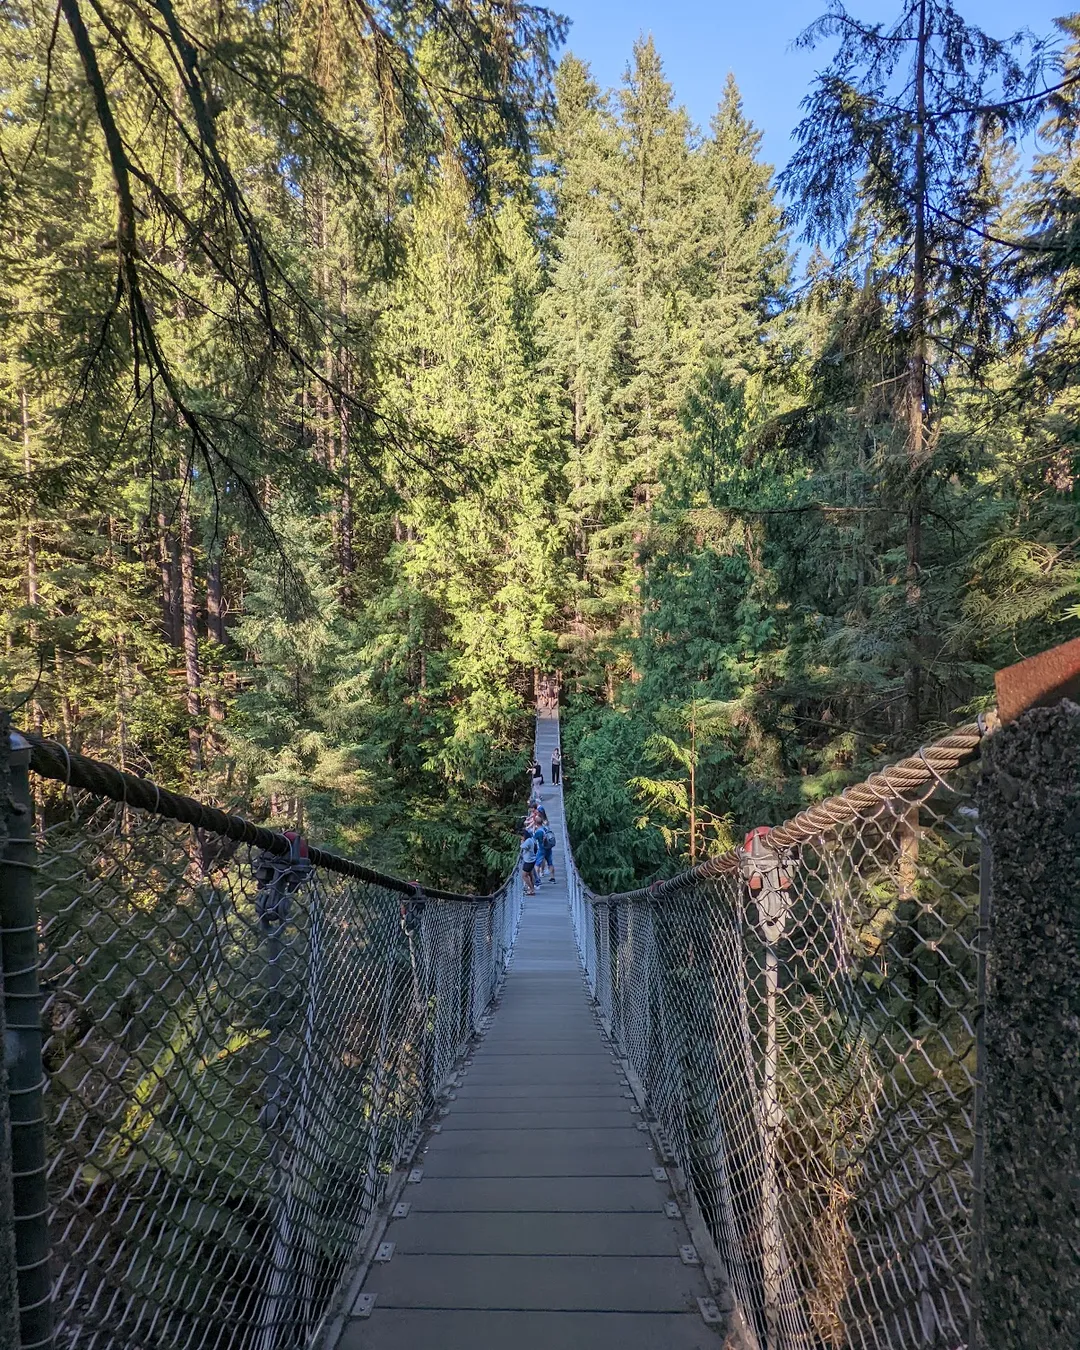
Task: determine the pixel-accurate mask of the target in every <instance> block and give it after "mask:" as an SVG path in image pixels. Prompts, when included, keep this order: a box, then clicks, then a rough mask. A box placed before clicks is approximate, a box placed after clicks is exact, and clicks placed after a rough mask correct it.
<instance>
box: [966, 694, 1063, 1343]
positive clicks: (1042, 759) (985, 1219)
mask: <svg viewBox="0 0 1080 1350" xmlns="http://www.w3.org/2000/svg"><path fill="white" fill-rule="evenodd" d="M980 818H981V822H982V825H983V828H984V829H985V831H986V834H987V838H988V840H989V843H990V847H991V853H992V859H993V872H992V876H993V911H992V920H991V941H990V959H989V965H988V977H989V1000H988V1006H987V1014H986V1093H985V1113H984V1121H985V1147H986V1161H985V1199H984V1202H983V1214H982V1222H981V1229H982V1232H981V1242H980V1246H981V1248H982V1252H981V1258H980V1259H979V1260H978V1265H979V1267H980V1273H979V1277H978V1302H979V1307H980V1316H979V1322H980V1325H981V1333H982V1335H981V1340H982V1344H983V1345H984V1346H985V1347H987V1350H1077V1348H1078V1347H1080V707H1078V706H1077V705H1076V704H1075V703H1071V702H1069V701H1068V700H1063V701H1062V702H1061V703H1059V704H1058V705H1057V706H1056V707H1052V708H1033V709H1030V710H1029V711H1028V712H1026V713H1024V714H1023V715H1022V716H1021V717H1020V718H1019V719H1018V720H1017V721H1015V722H1013V723H1011V724H1010V725H1008V726H1006V727H1003V728H1002V729H1001V731H999V732H998V733H997V734H996V735H995V736H993V737H992V738H991V739H990V741H989V743H988V745H987V746H986V749H985V752H984V759H983V772H982V781H981V785H980Z"/></svg>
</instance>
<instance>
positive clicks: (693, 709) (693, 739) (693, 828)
mask: <svg viewBox="0 0 1080 1350" xmlns="http://www.w3.org/2000/svg"><path fill="white" fill-rule="evenodd" d="M696 861H697V702H696V700H695V701H694V702H693V703H692V704H691V705H690V866H691V867H693V865H694V863H695V862H696Z"/></svg>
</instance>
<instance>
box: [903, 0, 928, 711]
mask: <svg viewBox="0 0 1080 1350" xmlns="http://www.w3.org/2000/svg"><path fill="white" fill-rule="evenodd" d="M929 41H930V32H929V28H928V26H927V14H926V0H919V32H918V39H917V47H916V54H915V239H914V247H913V252H912V298H911V355H910V360H909V376H908V396H907V404H908V408H907V413H908V416H907V422H908V473H909V480H910V481H909V488H908V513H907V539H906V541H905V555H906V571H905V584H904V601H905V604H906V606H907V609H908V621H907V624H906V628H907V631H908V632H909V633H910V635H911V643H910V649H909V652H908V666H907V670H906V672H905V676H904V725H905V730H907V731H911V732H913V731H916V730H917V729H918V726H919V722H920V720H921V717H922V701H921V694H922V663H923V632H922V628H923V622H922V620H923V615H922V610H923V605H922V518H923V477H924V473H925V466H926V457H927V434H926V433H927V427H926V418H927V393H928V390H927V379H926V377H927V360H926V326H927V325H926V289H927V286H926V264H927V247H926V209H927V201H926V191H927V178H926V51H927V47H928V45H929Z"/></svg>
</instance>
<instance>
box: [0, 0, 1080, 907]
mask: <svg viewBox="0 0 1080 1350" xmlns="http://www.w3.org/2000/svg"><path fill="white" fill-rule="evenodd" d="M895 2H896V6H897V8H896V12H895V14H894V15H893V17H892V18H891V19H889V20H888V21H887V22H885V23H876V22H875V23H870V22H866V21H864V19H863V18H862V17H861V16H860V14H859V12H858V8H859V7H858V5H857V4H856V3H855V0H852V8H851V9H850V10H848V9H846V8H845V7H844V6H843V5H842V4H841V3H840V0H831V7H829V8H827V9H826V10H825V13H824V14H823V16H822V17H821V18H820V19H819V20H818V21H817V22H816V23H815V24H814V25H813V26H812V27H811V28H810V29H808V30H807V31H806V32H804V33H803V34H802V35H797V34H794V33H793V34H790V35H788V36H790V37H791V38H793V39H795V40H796V41H797V42H799V43H800V44H803V45H806V46H812V47H813V48H814V49H815V51H816V53H817V56H818V70H819V74H818V75H817V77H816V78H815V79H814V80H813V82H812V83H811V84H810V86H809V87H808V88H807V89H806V90H805V98H804V101H803V104H802V109H803V111H802V120H801V121H800V122H799V123H798V125H797V126H795V127H794V128H793V129H792V132H793V150H792V153H791V157H790V159H789V160H788V162H787V164H786V167H784V168H783V170H782V172H780V173H779V174H777V173H774V170H773V168H772V166H771V165H770V164H769V163H767V162H765V157H764V154H763V149H762V142H761V135H760V133H759V131H758V130H757V129H756V128H755V126H754V125H753V123H752V121H751V120H750V119H749V117H748V116H747V114H746V112H745V110H744V107H743V103H742V99H741V97H740V92H739V85H738V71H737V70H736V71H735V72H734V73H733V74H729V75H726V78H725V72H726V64H725V56H724V53H723V52H722V51H719V52H717V53H716V62H715V66H716V70H717V72H718V75H717V88H716V105H715V113H714V115H713V116H712V119H711V121H710V122H709V124H708V125H707V126H696V125H694V124H693V122H692V121H691V119H690V117H689V116H688V114H687V113H686V112H685V111H684V109H683V108H682V106H681V105H680V101H679V95H678V91H677V89H675V88H673V87H672V84H671V82H670V81H669V79H668V77H667V75H666V73H665V68H664V61H663V53H662V51H660V50H658V49H657V46H656V45H655V44H654V42H653V41H652V39H650V38H649V37H647V36H643V37H642V38H641V39H640V40H639V41H638V42H637V43H636V44H635V45H634V47H633V50H632V51H631V52H628V53H627V54H626V55H627V60H626V68H625V75H624V77H623V79H622V81H621V83H620V84H619V85H618V87H616V88H612V89H606V88H602V87H600V85H599V84H598V82H597V81H596V80H595V79H594V77H593V75H592V73H591V72H590V69H589V67H588V66H587V65H586V64H585V63H583V62H582V61H581V60H579V59H578V58H577V57H575V55H573V30H572V27H571V26H570V25H569V24H568V21H567V20H566V19H564V18H563V17H561V16H559V15H558V14H556V13H555V12H553V11H549V10H546V9H543V8H539V7H536V6H534V5H531V4H526V3H519V0H324V2H323V3H320V4H317V5H316V4H306V3H285V4H281V5H276V6H272V7H268V6H262V5H258V4H248V3H231V2H230V0H224V2H223V3H220V4H215V5H208V4H204V3H200V0H57V2H56V3H48V4H46V3H42V2H41V0H3V25H2V39H0V40H2V48H0V71H2V75H0V81H2V84H3V104H4V110H3V120H2V123H0V212H2V241H3V242H2V263H0V418H2V424H3V436H2V441H0V472H2V484H0V626H2V640H0V690H2V691H3V692H2V694H0V703H2V704H3V705H4V706H7V707H13V708H14V709H15V712H14V718H15V721H16V724H17V725H21V726H23V727H25V728H27V729H29V730H31V731H37V732H39V733H41V734H44V735H47V736H51V737H55V738H57V739H58V740H60V741H63V742H64V743H65V744H66V745H68V746H70V747H71V748H72V749H75V750H79V751H81V752H83V753H85V754H88V755H93V756H95V757H98V758H102V759H107V760H109V761H110V762H112V763H114V764H116V765H117V766H119V767H121V768H124V769H126V770H128V771H130V772H134V773H142V774H147V775H150V776H152V777H154V778H155V779H157V780H158V781H159V782H161V783H162V784H164V785H166V786H170V787H178V788H182V789H183V790H185V791H187V792H191V793H194V794H195V795H198V796H201V797H203V798H205V799H206V800H211V801H214V802H217V803H219V804H221V805H223V806H226V807H227V808H229V809H232V810H237V811H241V812H243V813H244V814H247V815H249V816H252V817H253V818H254V819H257V820H259V821H263V822H266V823H268V824H272V825H274V826H276V827H288V828H298V829H300V830H301V831H303V832H305V833H309V834H310V835H311V836H312V837H313V838H317V839H319V840H320V841H322V842H324V843H326V844H327V845H328V846H329V847H334V848H338V849H341V850H346V851H348V852H349V853H350V854H351V855H353V856H356V857H361V858H364V859H366V860H368V861H370V862H371V864H372V865H374V866H376V867H382V868H387V869H389V870H393V871H398V872H401V871H403V870H404V872H405V875H409V876H411V875H414V874H415V875H418V876H421V877H423V878H424V879H425V880H427V881H430V882H431V883H433V884H435V885H452V886H455V887H460V888H461V889H465V888H467V887H475V886H487V885H488V884H489V883H492V882H496V883H497V881H498V880H499V879H501V877H502V876H503V875H504V873H505V871H506V869H507V867H508V866H509V865H510V863H511V862H512V860H513V859H514V857H515V856H516V852H517V843H518V841H517V839H516V838H515V836H514V834H513V832H512V827H513V825H514V823H515V820H516V819H518V818H519V817H520V813H521V807H522V802H523V800H524V797H525V795H526V777H525V768H526V764H527V763H528V760H529V757H530V754H531V747H532V716H533V706H532V694H533V688H534V674H535V672H537V671H540V672H550V673H557V674H558V677H559V679H560V681H561V690H562V694H561V702H562V717H563V743H564V753H565V777H566V783H567V796H566V809H567V816H568V823H569V829H570V834H571V836H572V837H573V839H574V844H575V853H576V857H577V861H578V863H579V865H580V866H581V869H582V872H583V873H584V875H585V876H586V878H588V879H589V881H590V883H591V884H592V885H594V886H595V887H596V888H597V889H603V890H613V889H620V888H626V887H628V886H629V885H631V884H640V883H643V882H645V881H647V880H650V879H653V878H657V877H662V876H667V875H671V874H673V873H675V872H677V871H679V870H680V869H681V868H684V867H686V866H687V865H688V863H690V862H692V861H698V860H700V859H701V858H703V857H706V856H708V855H710V854H716V853H720V852H723V851H724V850H726V849H727V848H729V847H730V846H731V844H732V842H733V841H734V839H735V838H736V837H737V836H739V834H740V832H741V830H742V829H744V828H745V827H746V826H748V825H750V824H756V823H760V824H768V823H775V822H779V821H781V820H783V819H784V818H785V817H786V816H787V815H790V814H791V813H792V812H793V811H795V810H798V809H800V808H801V807H802V806H804V805H806V804H809V803H810V802H813V801H815V800H818V799H820V798H822V797H825V796H828V795H829V794H831V793H834V792H836V791H839V790H840V789H841V788H842V787H843V786H844V785H845V784H847V783H850V782H853V781H855V780H857V779H859V778H861V777H863V776H864V775H865V774H866V773H867V772H869V771H870V770H871V769H873V768H874V767H875V766H877V765H879V764H881V763H883V762H884V761H885V760H887V759H888V758H889V757H895V756H896V755H898V754H900V753H906V752H909V751H910V750H912V749H913V748H914V747H915V746H917V745H919V744H920V743H921V742H925V741H927V740H929V739H930V738H932V737H933V736H934V735H935V734H937V733H939V732H940V731H942V730H943V729H944V728H946V727H948V726H950V725H952V724H954V723H956V722H957V721H960V720H963V719H964V718H965V717H970V716H971V715H972V714H974V713H975V712H978V711H979V710H981V709H984V708H987V707H989V706H991V705H992V702H993V674H994V672H995V670H997V669H999V668H1000V667H1002V666H1004V665H1008V664H1011V663H1012V662H1014V661H1017V660H1019V659H1021V658H1022V657H1024V656H1027V655H1031V654H1033V653H1035V652H1038V651H1041V650H1043V649H1045V648H1046V647H1049V646H1051V645H1053V644H1055V643H1058V642H1061V641H1064V640H1065V639H1067V638H1069V637H1072V636H1076V635H1077V634H1080V529H1078V525H1080V519H1078V495H1080V494H1078V488H1080V460H1078V453H1080V451H1078V446H1080V430H1078V421H1077V419H1078V414H1080V329H1078V328H1077V309H1078V305H1080V15H1077V16H1074V17H1072V18H1064V19H1062V20H1060V21H1059V23H1058V26H1057V28H1056V30H1055V31H1054V32H1051V33H1038V34H1031V33H1027V32H1022V33H1019V34H1016V35H1012V36H1010V35H1002V34H997V33H995V34H989V33H985V32H983V31H982V30H981V29H980V27H978V26H977V19H978V16H977V14H976V13H974V12H972V13H971V14H970V16H969V15H966V14H962V13H961V12H960V11H959V10H958V9H957V8H954V6H953V5H952V4H951V3H950V2H949V0H895ZM823 3H827V0H823ZM964 7H965V8H966V9H970V10H971V11H974V10H975V9H976V8H977V7H976V6H974V4H972V3H965V5H964Z"/></svg>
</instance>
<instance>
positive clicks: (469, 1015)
mask: <svg viewBox="0 0 1080 1350" xmlns="http://www.w3.org/2000/svg"><path fill="white" fill-rule="evenodd" d="M46 818H47V820H48V822H49V823H48V826H47V828H46V829H44V831H43V832H42V834H41V837H40V839H39V841H38V848H39V856H38V873H37V898H38V906H39V912H40V945H41V982H42V994H43V1019H44V1029H45V1042H44V1060H45V1069H46V1075H45V1084H46V1087H45V1112H46V1128H47V1158H48V1184H49V1198H50V1215H49V1224H50V1232H51V1236H52V1246H53V1266H52V1269H53V1272H54V1319H55V1326H56V1332H55V1344H56V1346H58V1347H63V1350H91V1347H92V1348H93V1350H292V1348H293V1347H302V1346H306V1345H309V1344H311V1343H312V1341H313V1339H314V1337H315V1335H316V1333H317V1331H318V1328H319V1326H320V1323H321V1321H322V1320H323V1319H324V1317H325V1316H326V1314H327V1312H328V1311H329V1310H330V1309H331V1308H332V1306H333V1304H334V1299H335V1295H336V1293H337V1291H338V1290H339V1288H340V1286H341V1284H342V1281H343V1278H344V1277H345V1275H346V1273H347V1270H348V1268H349V1266H350V1263H351V1262H353V1261H354V1260H355V1259H356V1257H357V1255H358V1245H359V1243H360V1241H361V1236H362V1234H363V1232H364V1227H365V1224H366V1223H367V1221H368V1219H369V1217H370V1216H371V1214H372V1212H373V1211H374V1210H375V1209H376V1207H377V1206H378V1205H379V1204H380V1202H381V1201H382V1200H383V1197H384V1194H385V1191H386V1187H387V1184H388V1181H389V1178H390V1176H391V1173H392V1171H393V1170H394V1169H395V1168H396V1167H398V1166H399V1165H401V1164H402V1162H403V1161H405V1160H407V1159H408V1157H409V1156H410V1153H411V1150H412V1149H413V1148H414V1147H415V1145H416V1143H417V1141H418V1138H419V1136H420V1132H421V1130H422V1127H423V1124H424V1122H425V1120H426V1118H427V1117H428V1116H429V1115H430V1114H431V1112H432V1110H433V1108H434V1107H435V1105H436V1103H437V1101H438V1099H439V1096H440V1091H441V1087H442V1085H443V1083H444V1081H445V1080H446V1078H447V1077H448V1075H449V1074H450V1072H451V1070H452V1068H453V1066H454V1064H455V1061H456V1060H457V1058H458V1057H459V1055H460V1054H461V1053H462V1050H463V1048H464V1046H465V1044H466V1042H467V1041H468V1040H469V1038H470V1037H471V1036H472V1035H473V1034H474V1033H475V1031H476V1030H477V1026H478V1023H479V1021H480V1018H481V1017H482V1015H483V1013H484V1011H485V1009H486V1008H487V1007H488V1006H489V1004H490V1003H491V1001H492V999H493V997H494V995H495V993H496V991H497V987H498V984H499V980H500V978H501V975H502V973H503V971H504V969H505V965H506V961H507V957H508V954H509V951H510V948H511V945H512V942H513V938H514V934H515V931H516V927H517V922H518V916H519V912H520V903H521V896H520V885H519V884H518V882H517V879H516V878H514V879H513V880H512V881H511V882H509V883H508V884H507V885H506V886H505V887H504V888H503V889H502V890H501V891H500V892H499V893H498V894H496V895H495V896H493V897H484V898H477V899H470V898H467V897H462V898H460V899H434V898H431V897H430V896H427V897H426V896H424V894H423V893H422V892H421V891H419V889H417V888H413V889H410V888H409V887H408V886H405V885H402V884H398V886H397V887H396V888H394V889H390V888H388V887H385V886H381V885H379V884H376V883H374V882H370V881H365V880H359V879H357V878H355V877H352V876H346V875H339V874H336V873H335V872H334V871H332V870H329V869H328V868H327V867H325V866H314V865H312V864H311V863H310V861H308V860H306V859H305V858H303V857H300V856H299V851H298V849H296V848H294V850H293V851H294V853H296V854H297V856H295V857H288V856H285V857H281V856H275V855H274V854H272V853H269V852H266V851H260V850H259V849H257V848H253V847H251V846H250V845H248V844H238V843H237V842H235V840H233V839H230V838H228V837H226V836H225V835H222V834H217V833H212V832H208V831H205V830H201V829H195V828H192V827H191V826H189V825H182V824H178V823H176V822H174V821H172V820H168V819H164V818H162V817H160V816H156V815H154V814H152V813H151V812H148V811H144V810H136V809H133V808H131V807H130V806H126V805H123V804H120V803H116V802H113V801H108V800H105V799H104V798H101V797H97V796H93V795H90V794H87V793H85V792H68V793H66V794H64V796H63V798H62V799H61V798H60V797H59V796H58V795H57V794H56V793H55V791H54V792H53V793H52V795H51V796H50V798H49V802H48V809H47V812H46Z"/></svg>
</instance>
